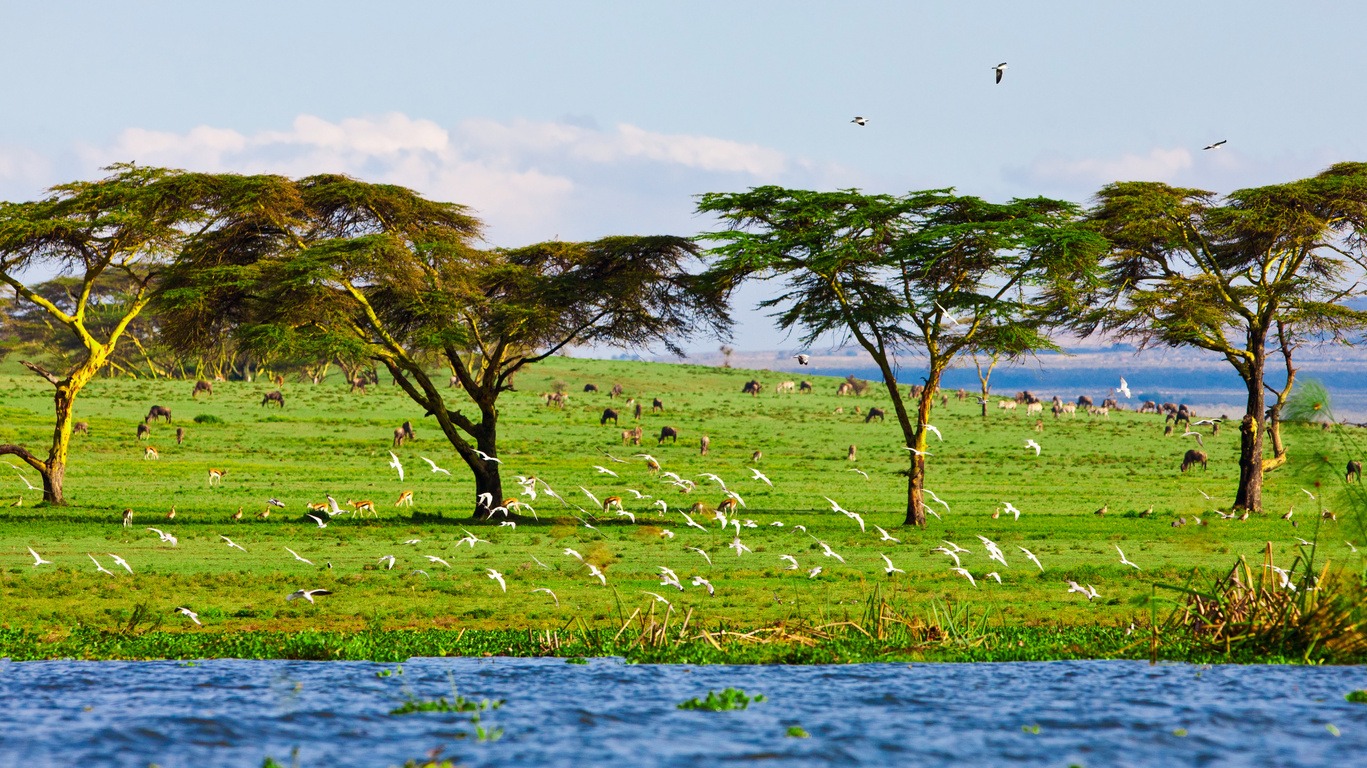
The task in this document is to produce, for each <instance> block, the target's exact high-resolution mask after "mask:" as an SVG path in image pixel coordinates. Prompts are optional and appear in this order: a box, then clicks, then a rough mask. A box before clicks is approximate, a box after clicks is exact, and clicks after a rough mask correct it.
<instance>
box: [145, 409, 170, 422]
mask: <svg viewBox="0 0 1367 768" xmlns="http://www.w3.org/2000/svg"><path fill="white" fill-rule="evenodd" d="M163 418H164V419H166V423H167V424H170V423H171V409H170V408H163V407H161V406H160V405H154V406H152V408H151V410H149V411H148V412H147V415H146V416H144V417H143V419H142V420H143V423H145V424H150V423H152V422H154V421H159V420H161V419H163Z"/></svg>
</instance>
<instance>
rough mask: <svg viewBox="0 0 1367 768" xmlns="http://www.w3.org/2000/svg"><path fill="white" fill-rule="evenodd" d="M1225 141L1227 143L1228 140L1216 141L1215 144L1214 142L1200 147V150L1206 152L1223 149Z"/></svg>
mask: <svg viewBox="0 0 1367 768" xmlns="http://www.w3.org/2000/svg"><path fill="white" fill-rule="evenodd" d="M1226 141H1229V139H1220V140H1219V141H1217V142H1214V143H1211V144H1207V145H1205V146H1204V147H1201V149H1202V150H1207V149H1219V148H1220V147H1223V146H1224V145H1225V142H1226Z"/></svg>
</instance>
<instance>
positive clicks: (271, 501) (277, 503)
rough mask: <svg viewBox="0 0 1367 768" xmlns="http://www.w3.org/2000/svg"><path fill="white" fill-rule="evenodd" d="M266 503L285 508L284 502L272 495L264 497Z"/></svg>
mask: <svg viewBox="0 0 1367 768" xmlns="http://www.w3.org/2000/svg"><path fill="white" fill-rule="evenodd" d="M266 503H267V504H269V505H271V506H272V507H279V508H281V509H284V508H285V502H283V501H281V500H279V499H277V498H275V497H274V496H272V497H270V498H269V499H266Z"/></svg>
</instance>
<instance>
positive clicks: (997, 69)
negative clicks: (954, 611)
mask: <svg viewBox="0 0 1367 768" xmlns="http://www.w3.org/2000/svg"><path fill="white" fill-rule="evenodd" d="M992 71H994V72H996V73H997V82H998V83H1001V81H1002V75H1003V74H1004V73H1005V72H1006V62H1004V61H1003V62H1002V63H1000V64H998V65H997V66H995V67H992ZM975 586H976V585H975Z"/></svg>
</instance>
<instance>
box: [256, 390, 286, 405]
mask: <svg viewBox="0 0 1367 768" xmlns="http://www.w3.org/2000/svg"><path fill="white" fill-rule="evenodd" d="M271 403H275V404H276V405H278V406H280V407H281V408H284V407H285V395H284V394H283V393H281V391H280V390H278V389H277V390H274V391H271V392H267V393H266V394H265V396H263V397H262V398H261V404H262V405H269V404H271Z"/></svg>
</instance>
